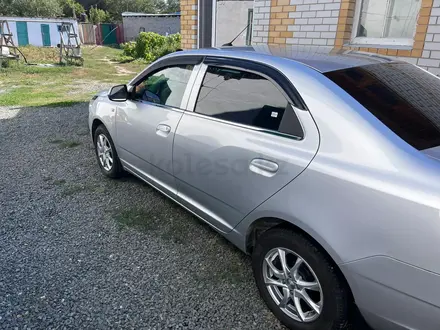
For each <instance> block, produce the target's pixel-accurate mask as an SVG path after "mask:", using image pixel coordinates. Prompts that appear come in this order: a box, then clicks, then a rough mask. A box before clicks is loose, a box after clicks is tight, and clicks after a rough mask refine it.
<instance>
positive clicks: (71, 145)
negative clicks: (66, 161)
mask: <svg viewBox="0 0 440 330" xmlns="http://www.w3.org/2000/svg"><path fill="white" fill-rule="evenodd" d="M80 145H81V142H78V141H64V142H61V143H60V148H63V149H66V148H75V147H78V146H80Z"/></svg>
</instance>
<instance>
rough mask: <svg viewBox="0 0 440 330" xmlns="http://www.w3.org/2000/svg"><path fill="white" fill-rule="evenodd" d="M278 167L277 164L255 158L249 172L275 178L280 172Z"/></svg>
mask: <svg viewBox="0 0 440 330" xmlns="http://www.w3.org/2000/svg"><path fill="white" fill-rule="evenodd" d="M278 167H279V166H278V164H277V163H275V162H273V161H271V160H267V159H262V158H254V159H252V161H251V163H250V164H249V170H251V171H252V172H254V173H257V174H260V175H263V176H266V177H272V176H274V175H275V173H276V172H277V171H278Z"/></svg>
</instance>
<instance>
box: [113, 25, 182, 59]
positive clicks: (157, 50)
mask: <svg viewBox="0 0 440 330" xmlns="http://www.w3.org/2000/svg"><path fill="white" fill-rule="evenodd" d="M180 41H181V36H180V34H178V33H176V34H170V35H168V36H163V35H160V34H157V33H154V32H141V33H139V36H138V37H137V38H136V41H130V42H126V43H125V44H122V45H121V47H122V49H123V54H122V56H121V58H124V59H125V60H127V58H129V57H131V58H133V59H144V60H146V61H147V62H153V61H155V60H156V59H158V58H159V57H161V56H164V55H166V54H169V53H172V52H175V51H176V50H177V49H179V48H180Z"/></svg>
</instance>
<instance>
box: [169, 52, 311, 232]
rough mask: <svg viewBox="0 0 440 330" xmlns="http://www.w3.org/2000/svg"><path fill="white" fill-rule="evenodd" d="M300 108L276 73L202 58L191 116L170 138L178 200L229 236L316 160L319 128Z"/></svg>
mask: <svg viewBox="0 0 440 330" xmlns="http://www.w3.org/2000/svg"><path fill="white" fill-rule="evenodd" d="M275 81H276V82H277V83H275ZM281 82H282V86H283V87H281ZM286 86H287V87H288V88H286ZM299 108H303V109H302V110H301V109H299ZM304 108H305V106H304V105H303V103H302V102H301V98H300V97H299V95H298V93H297V92H296V90H295V89H294V88H293V86H292V85H291V84H290V82H289V81H288V80H287V79H286V78H285V77H284V76H282V75H281V74H280V73H279V72H278V71H276V70H274V69H271V68H268V67H266V66H264V65H261V64H256V63H251V62H247V61H244V60H227V59H217V58H207V59H206V60H205V64H203V66H202V68H201V70H200V71H199V75H198V77H197V78H196V83H195V87H194V88H193V93H192V95H191V98H190V100H189V103H188V110H193V111H186V112H185V113H184V115H183V116H182V119H181V120H180V123H179V126H178V128H177V131H176V134H175V140H174V150H173V163H174V169H175V171H174V173H175V177H176V181H177V188H178V198H179V201H180V202H181V203H182V204H184V205H185V206H187V207H188V208H190V209H191V210H192V211H193V212H195V213H197V214H198V215H199V216H201V217H203V218H204V219H205V220H207V221H208V222H209V223H210V224H211V225H212V226H214V227H216V228H217V229H218V230H220V231H223V232H228V231H230V230H232V229H233V228H234V227H235V226H236V225H237V224H238V223H239V222H240V221H241V220H242V219H243V218H244V217H245V216H246V215H247V214H248V213H249V212H251V211H252V210H253V209H254V208H256V207H257V206H258V205H259V204H261V203H262V202H264V201H265V200H266V199H268V198H269V197H270V196H272V195H273V194H274V193H276V192H277V191H278V190H280V189H281V188H282V187H283V186H285V185H286V184H287V183H289V182H290V181H291V180H293V179H294V178H295V177H296V176H298V175H299V174H300V173H301V172H302V171H303V170H304V169H305V168H306V167H307V166H308V164H309V163H310V162H311V160H312V158H313V157H314V155H315V154H316V152H317V150H318V143H319V135H318V130H317V128H316V126H315V123H314V121H313V119H312V117H311V116H310V113H309V112H308V111H307V110H305V109H304Z"/></svg>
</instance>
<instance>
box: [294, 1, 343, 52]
mask: <svg viewBox="0 0 440 330" xmlns="http://www.w3.org/2000/svg"><path fill="white" fill-rule="evenodd" d="M290 3H291V4H294V5H296V10H295V11H293V12H290V13H289V17H290V18H292V19H294V20H295V21H294V24H293V25H291V26H289V31H293V33H294V36H293V38H292V39H288V40H287V41H286V43H287V44H296V45H322V46H333V45H334V44H335V39H336V30H337V25H338V16H339V11H340V9H341V0H291V1H290Z"/></svg>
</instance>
